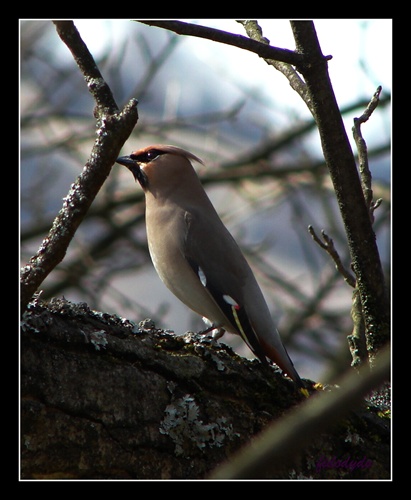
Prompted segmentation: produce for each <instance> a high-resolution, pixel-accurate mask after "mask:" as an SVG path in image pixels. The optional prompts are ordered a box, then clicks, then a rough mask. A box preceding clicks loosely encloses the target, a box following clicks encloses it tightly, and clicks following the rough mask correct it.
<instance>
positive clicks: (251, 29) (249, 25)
mask: <svg viewBox="0 0 411 500" xmlns="http://www.w3.org/2000/svg"><path fill="white" fill-rule="evenodd" d="M238 22H239V23H240V24H242V25H243V26H244V29H245V30H246V32H247V35H248V36H249V37H250V38H251V39H252V40H255V41H258V42H260V43H263V44H265V45H269V43H270V41H269V40H268V38H266V37H264V36H263V32H262V29H261V27H260V26H259V24H258V23H257V21H238ZM264 59H265V62H266V63H267V64H269V65H271V66H274V68H275V69H276V70H278V71H280V72H281V73H282V74H283V75H284V76H285V77H286V78H287V80H288V81H289V82H290V86H291V88H292V89H293V90H295V91H296V92H297V94H299V96H300V97H301V98H302V100H303V101H304V102H305V104H306V105H307V107H308V109H309V110H310V111H311V113H312V109H311V100H310V97H309V94H308V91H307V86H306V85H305V82H304V81H303V80H302V78H301V77H300V75H299V74H298V73H297V71H296V70H295V69H294V68H293V67H292V66H291V65H290V64H289V63H287V62H285V61H281V60H280V59H268V58H264Z"/></svg>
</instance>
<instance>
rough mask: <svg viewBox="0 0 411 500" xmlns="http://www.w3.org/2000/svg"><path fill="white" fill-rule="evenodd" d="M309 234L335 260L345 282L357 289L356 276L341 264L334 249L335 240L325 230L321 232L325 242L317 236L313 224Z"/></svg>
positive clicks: (309, 228)
mask: <svg viewBox="0 0 411 500" xmlns="http://www.w3.org/2000/svg"><path fill="white" fill-rule="evenodd" d="M308 232H309V233H310V234H311V236H312V238H313V240H314V241H315V242H316V243H317V244H318V245H320V247H321V248H323V249H324V250H325V251H326V252H327V253H328V255H330V257H331V258H332V259H333V261H334V263H335V266H336V268H337V270H338V271H339V272H340V273H341V274H342V276H343V277H344V280H345V281H346V282H347V283H348V284H349V285H350V286H352V287H353V288H354V287H355V278H354V276H353V275H352V274H351V273H350V272H349V271H347V269H345V267H344V265H343V263H342V262H341V258H340V256H339V254H338V252H337V250H336V249H335V247H334V242H333V240H332V239H331V238H330V237H329V236H328V235H327V234H326V233H325V231H324V230H322V231H321V235H322V237H323V241H322V240H321V239H320V238H319V237H318V236H317V234H316V232H315V230H314V228H313V226H311V224H310V225H309V226H308Z"/></svg>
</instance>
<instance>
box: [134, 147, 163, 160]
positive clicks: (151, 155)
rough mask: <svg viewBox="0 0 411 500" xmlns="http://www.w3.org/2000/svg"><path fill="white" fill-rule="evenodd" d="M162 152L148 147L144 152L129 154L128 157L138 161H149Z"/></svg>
mask: <svg viewBox="0 0 411 500" xmlns="http://www.w3.org/2000/svg"><path fill="white" fill-rule="evenodd" d="M162 154H164V152H163V151H160V150H159V149H150V150H149V151H145V152H144V153H140V154H138V155H135V154H131V155H130V158H131V159H132V160H134V161H136V162H138V163H149V162H150V161H153V160H154V159H155V158H157V156H160V155H162Z"/></svg>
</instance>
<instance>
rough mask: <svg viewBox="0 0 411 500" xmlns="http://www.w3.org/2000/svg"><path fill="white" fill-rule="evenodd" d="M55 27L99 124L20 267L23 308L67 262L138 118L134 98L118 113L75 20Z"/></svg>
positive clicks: (59, 23)
mask: <svg viewBox="0 0 411 500" xmlns="http://www.w3.org/2000/svg"><path fill="white" fill-rule="evenodd" d="M56 26H57V30H58V32H59V34H63V37H62V38H63V41H65V43H67V44H68V46H69V48H70V50H71V52H72V54H73V56H74V58H75V59H76V61H77V64H78V65H79V67H80V69H81V70H82V71H83V74H84V76H85V79H86V81H87V83H88V88H89V90H90V92H91V93H92V94H93V96H94V98H95V100H96V103H97V107H96V110H97V113H96V114H97V116H98V118H99V128H98V129H97V138H96V140H95V142H94V146H93V149H92V151H91V154H90V158H89V159H88V161H87V163H86V165H85V167H84V169H83V171H82V173H81V174H80V175H79V176H78V177H77V179H76V181H75V182H74V184H72V185H71V187H70V190H69V192H68V194H67V196H66V197H65V198H64V203H63V207H62V209H61V210H60V212H59V213H58V215H57V217H56V218H55V220H54V222H53V225H52V227H51V229H50V232H49V234H48V235H47V237H46V238H45V239H44V240H43V242H42V243H41V245H40V248H39V249H38V251H37V253H36V254H35V255H33V257H32V258H31V259H30V261H29V263H28V264H27V265H26V266H24V267H23V268H22V270H21V310H22V312H24V310H25V308H26V306H27V304H28V302H29V301H30V298H31V297H32V295H33V294H34V293H35V291H36V290H37V288H38V287H39V286H40V285H41V283H42V282H43V281H44V279H45V278H46V277H47V276H48V275H49V274H50V272H51V271H52V270H53V269H54V268H55V267H56V266H57V264H59V263H60V262H61V261H62V260H63V258H64V256H65V254H66V251H67V248H68V246H69V244H70V241H71V239H72V238H73V236H74V234H75V232H76V230H77V228H78V226H79V225H80V223H81V222H82V220H83V219H84V217H85V215H86V213H87V211H88V209H89V207H90V205H91V203H92V202H93V200H94V198H95V196H96V195H97V193H98V191H99V190H100V188H101V186H102V185H103V183H104V181H105V180H106V178H107V176H108V175H109V173H110V170H111V167H112V165H113V164H114V162H115V159H116V158H117V156H118V154H119V152H120V149H121V147H122V146H123V144H124V142H125V141H126V140H127V138H128V137H129V135H130V133H131V132H132V130H133V128H134V125H135V124H136V122H137V119H138V112H137V100H135V99H132V100H131V101H130V102H129V103H128V104H127V105H126V106H125V107H124V109H123V110H122V111H121V112H118V108H117V105H116V104H115V102H114V99H113V98H112V95H111V91H109V89H108V86H107V84H106V83H105V82H104V80H103V79H102V77H101V74H100V72H99V71H98V70H97V68H96V65H95V62H94V60H93V58H92V56H91V54H90V53H89V52H88V50H87V48H86V47H85V45H84V43H83V41H82V40H81V37H80V35H79V33H78V31H77V29H76V28H75V26H74V24H73V23H72V22H68V21H63V22H60V21H59V22H57V23H56Z"/></svg>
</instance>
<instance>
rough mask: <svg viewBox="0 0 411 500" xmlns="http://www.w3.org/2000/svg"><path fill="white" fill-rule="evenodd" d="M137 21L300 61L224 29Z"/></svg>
mask: <svg viewBox="0 0 411 500" xmlns="http://www.w3.org/2000/svg"><path fill="white" fill-rule="evenodd" d="M138 22H140V23H143V24H148V25H149V26H157V27H159V28H164V29H167V30H170V31H174V32H175V33H177V34H179V35H191V36H195V37H199V38H206V39H208V40H213V41H214V42H219V43H224V44H226V45H232V46H234V47H238V48H240V49H244V50H248V51H250V52H254V53H255V54H257V55H258V56H260V57H263V58H265V59H275V60H277V61H282V62H285V63H288V64H292V65H295V66H298V65H299V64H300V63H302V57H301V55H300V54H297V53H296V52H294V51H292V50H288V49H280V48H278V47H272V46H271V45H267V44H265V43H260V42H257V41H255V40H250V39H249V38H246V37H245V36H241V35H235V34H233V33H227V32H226V31H222V30H218V29H215V28H209V27H208V26H199V25H198V24H191V23H184V22H181V21H141V20H138Z"/></svg>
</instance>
